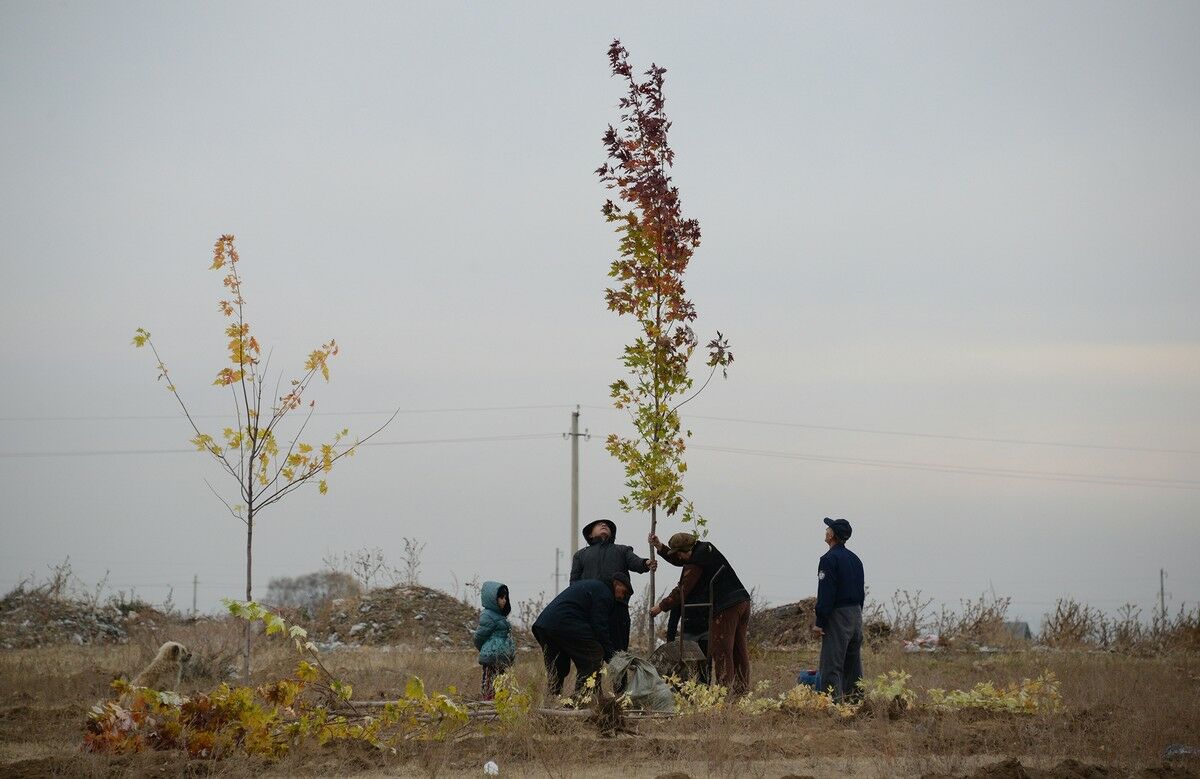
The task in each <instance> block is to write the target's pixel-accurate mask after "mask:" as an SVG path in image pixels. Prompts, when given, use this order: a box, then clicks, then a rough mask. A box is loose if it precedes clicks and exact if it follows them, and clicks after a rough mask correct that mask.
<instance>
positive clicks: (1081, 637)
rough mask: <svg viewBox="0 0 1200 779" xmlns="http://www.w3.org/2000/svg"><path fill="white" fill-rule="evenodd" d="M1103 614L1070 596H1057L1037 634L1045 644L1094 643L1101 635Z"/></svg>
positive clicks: (1072, 645) (1082, 644)
mask: <svg viewBox="0 0 1200 779" xmlns="http://www.w3.org/2000/svg"><path fill="white" fill-rule="evenodd" d="M1103 619H1104V615H1103V614H1101V613H1100V610H1099V609H1093V608H1092V607H1090V606H1088V605H1086V604H1083V603H1080V602H1079V601H1077V600H1075V599H1074V598H1072V597H1066V598H1059V599H1058V601H1057V602H1056V603H1055V604H1054V612H1053V613H1051V614H1047V615H1046V616H1045V617H1044V618H1043V619H1042V632H1041V634H1040V636H1039V638H1040V640H1041V642H1042V643H1043V644H1045V645H1046V646H1053V647H1079V646H1084V645H1086V644H1089V643H1095V642H1096V641H1097V640H1098V639H1099V638H1100V635H1101V632H1100V623H1101V622H1102V621H1103Z"/></svg>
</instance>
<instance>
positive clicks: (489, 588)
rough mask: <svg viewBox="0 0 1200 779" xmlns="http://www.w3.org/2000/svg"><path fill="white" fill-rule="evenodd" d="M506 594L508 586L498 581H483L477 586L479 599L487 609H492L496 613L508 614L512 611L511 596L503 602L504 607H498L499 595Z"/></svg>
mask: <svg viewBox="0 0 1200 779" xmlns="http://www.w3.org/2000/svg"><path fill="white" fill-rule="evenodd" d="M501 595H505V596H508V586H507V585H504V584H501V583H500V582H484V583H483V586H482V587H480V588H479V601H480V603H482V604H483V607H484V608H485V609H487V610H488V611H494V612H496V613H497V614H503V615H504V616H506V617H507V616H508V613H509V612H510V611H512V597H511V596H509V597H508V602H507V603H505V604H504V608H500V602H499V601H500V596H501Z"/></svg>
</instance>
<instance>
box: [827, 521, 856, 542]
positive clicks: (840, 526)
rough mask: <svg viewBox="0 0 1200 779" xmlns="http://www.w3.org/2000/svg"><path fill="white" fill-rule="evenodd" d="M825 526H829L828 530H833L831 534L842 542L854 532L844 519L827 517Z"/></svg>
mask: <svg viewBox="0 0 1200 779" xmlns="http://www.w3.org/2000/svg"><path fill="white" fill-rule="evenodd" d="M825 524H826V525H829V527H830V529H831V530H833V534H834V535H835V536H837V537H838V538H840V539H841V540H843V541H845V540H847V539H848V538H850V534H851V533H853V532H854V530H853V529H852V528H851V527H850V523H849V522H847V521H846V520H844V519H830V518H829V517H825Z"/></svg>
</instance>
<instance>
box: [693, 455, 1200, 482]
mask: <svg viewBox="0 0 1200 779" xmlns="http://www.w3.org/2000/svg"><path fill="white" fill-rule="evenodd" d="M690 448H692V449H700V450H704V451H710V452H727V453H730V454H744V455H751V456H754V457H773V458H778V459H783V460H808V461H812V462H822V463H833V464H835V465H860V466H866V467H870V468H899V469H902V470H911V471H933V472H937V473H959V474H964V475H968V476H998V477H1001V478H1010V479H1032V480H1035V481H1065V482H1080V483H1084V484H1110V485H1113V486H1119V487H1165V488H1167V489H1176V490H1200V481H1195V480H1191V479H1159V478H1152V477H1140V476H1110V475H1105V474H1072V473H1054V472H1049V471H1022V470H1018V469H1014V468H993V467H988V466H962V465H945V464H941V463H921V462H906V461H903V460H868V459H861V458H856V457H827V456H823V455H816V454H802V453H799V452H774V451H768V450H763V449H736V448H734V447H727V446H703V445H699V444H693V445H692V446H691V447H690Z"/></svg>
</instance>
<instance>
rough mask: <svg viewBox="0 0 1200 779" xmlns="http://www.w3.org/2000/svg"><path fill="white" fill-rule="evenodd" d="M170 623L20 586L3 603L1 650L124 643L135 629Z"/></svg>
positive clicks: (158, 615) (153, 614) (159, 616)
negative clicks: (56, 645) (57, 645)
mask: <svg viewBox="0 0 1200 779" xmlns="http://www.w3.org/2000/svg"><path fill="white" fill-rule="evenodd" d="M171 621H172V620H171V618H170V617H168V616H167V615H165V614H163V613H162V612H160V611H158V610H157V609H153V608H148V607H143V608H139V609H122V608H120V607H119V606H118V605H116V604H111V603H109V604H93V603H89V602H87V601H84V600H79V599H76V598H70V597H66V596H63V595H55V594H53V593H51V592H49V591H47V590H46V589H44V588H39V587H34V588H26V587H17V588H16V589H14V590H12V591H11V592H9V593H8V594H7V595H5V596H4V597H3V598H2V599H0V648H3V649H27V648H30V647H37V646H52V645H55V644H79V645H83V644H123V643H125V642H127V641H128V640H129V635H130V632H131V631H133V630H135V629H138V628H144V629H147V630H150V631H154V630H156V629H157V628H158V627H159V626H160V625H165V624H168V623H170V622H171Z"/></svg>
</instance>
